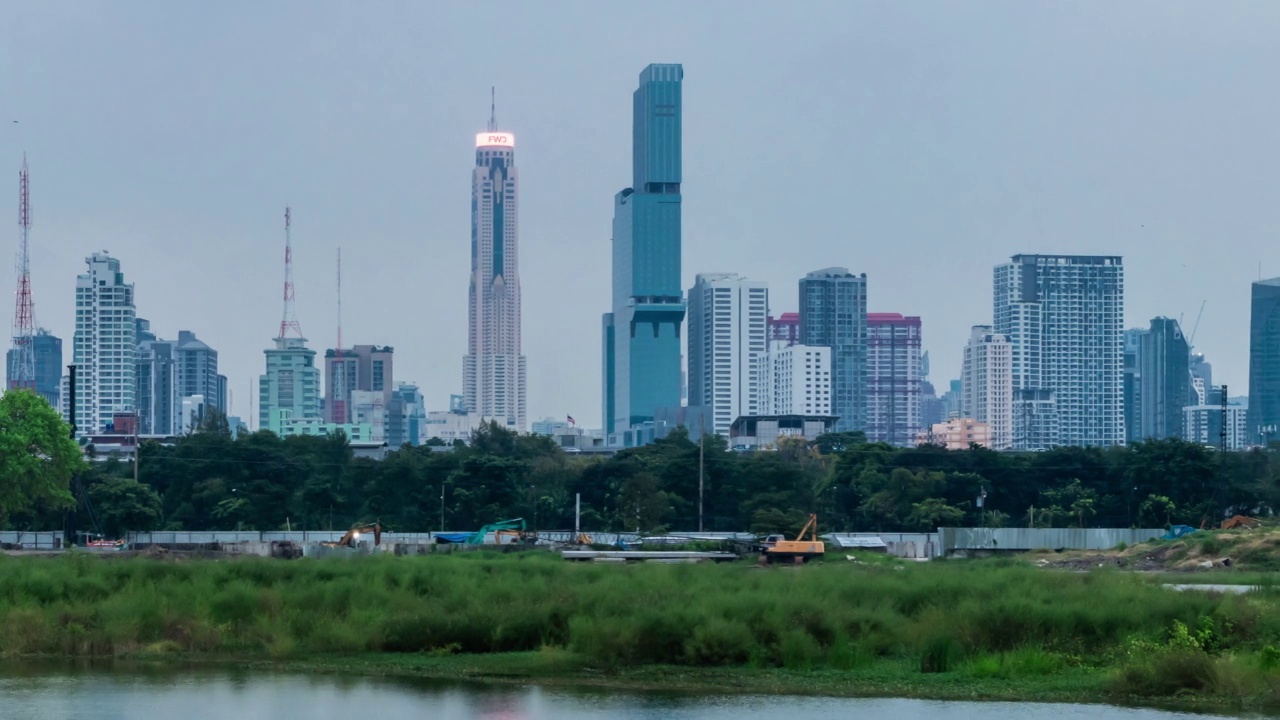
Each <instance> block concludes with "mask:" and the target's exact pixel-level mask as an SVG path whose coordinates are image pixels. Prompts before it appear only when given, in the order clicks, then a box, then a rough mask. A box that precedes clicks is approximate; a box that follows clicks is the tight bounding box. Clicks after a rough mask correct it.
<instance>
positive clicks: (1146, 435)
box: [1138, 317, 1199, 440]
mask: <svg viewBox="0 0 1280 720" xmlns="http://www.w3.org/2000/svg"><path fill="white" fill-rule="evenodd" d="M1141 337H1142V340H1141V342H1142V352H1141V353H1139V358H1140V362H1141V365H1142V369H1141V374H1140V376H1139V380H1138V382H1139V384H1140V385H1141V388H1142V389H1141V390H1140V391H1139V393H1138V395H1139V399H1140V405H1141V412H1140V413H1139V422H1140V423H1141V425H1140V429H1139V432H1138V440H1147V439H1163V438H1178V437H1182V430H1183V408H1186V407H1189V406H1192V405H1197V404H1199V398H1197V397H1196V396H1195V394H1194V393H1193V392H1192V391H1191V348H1190V346H1189V345H1188V344H1187V339H1186V338H1185V337H1183V335H1182V328H1180V327H1178V321H1177V320H1173V319H1171V318H1166V317H1158V318H1153V319H1152V320H1151V329H1150V330H1148V331H1147V332H1146V333H1144V334H1143V335H1142V336H1141Z"/></svg>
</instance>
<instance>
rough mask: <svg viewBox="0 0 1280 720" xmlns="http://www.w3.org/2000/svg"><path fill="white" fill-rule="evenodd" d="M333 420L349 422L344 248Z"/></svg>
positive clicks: (339, 274) (339, 260)
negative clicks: (344, 352) (344, 345)
mask: <svg viewBox="0 0 1280 720" xmlns="http://www.w3.org/2000/svg"><path fill="white" fill-rule="evenodd" d="M330 367H332V368H333V419H332V420H331V422H335V423H345V422H347V398H348V397H350V396H351V395H350V393H351V389H350V388H348V387H347V362H346V360H344V359H343V357H342V248H341V247H339V248H338V345H337V347H335V348H334V350H333V365H331V366H330Z"/></svg>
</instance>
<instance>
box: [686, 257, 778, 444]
mask: <svg viewBox="0 0 1280 720" xmlns="http://www.w3.org/2000/svg"><path fill="white" fill-rule="evenodd" d="M688 308H689V405H690V407H707V408H711V418H712V423H711V425H712V427H708V428H707V430H708V431H710V432H715V433H717V434H720V435H724V436H725V437H728V435H729V426H730V425H732V424H733V421H734V420H736V419H737V418H738V416H740V415H755V414H758V413H759V412H760V395H761V390H760V380H761V377H760V369H761V364H762V363H763V362H764V357H765V351H766V350H767V343H768V332H767V329H766V327H765V323H766V321H767V318H768V314H769V288H768V286H767V285H766V284H765V283H764V281H762V280H747V279H744V278H740V277H738V275H736V274H734V273H698V276H697V278H696V281H695V282H694V285H693V287H692V288H689V299H688Z"/></svg>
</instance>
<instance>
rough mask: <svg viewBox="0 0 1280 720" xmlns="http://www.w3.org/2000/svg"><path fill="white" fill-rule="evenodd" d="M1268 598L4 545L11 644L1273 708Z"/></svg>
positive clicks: (1274, 602)
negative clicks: (106, 552)
mask: <svg viewBox="0 0 1280 720" xmlns="http://www.w3.org/2000/svg"><path fill="white" fill-rule="evenodd" d="M1277 610H1280V594H1277V593H1273V592H1270V591H1268V592H1265V593H1252V594H1249V595H1243V596H1237V595H1219V594H1215V593H1203V592H1171V591H1168V590H1164V589H1162V588H1160V587H1159V586H1158V583H1156V582H1155V581H1154V579H1153V578H1151V577H1146V576H1141V575H1134V574H1128V573H1122V572H1118V571H1106V570H1104V571H1096V572H1089V573H1068V572H1054V571H1046V570H1041V569H1037V568H1035V567H1032V566H1029V565H1028V564H1027V563H1026V562H1023V561H1019V560H1003V561H1002V560H995V561H950V562H935V563H926V564H916V563H893V562H879V563H874V564H855V563H848V562H845V561H843V560H840V561H835V560H834V559H833V560H832V561H829V562H827V563H825V564H819V565H811V566H805V567H776V568H767V569H761V568H756V567H753V566H750V565H748V564H745V563H744V564H730V565H635V566H616V565H592V564H577V563H566V562H564V561H562V560H560V559H558V558H557V557H554V556H550V555H544V554H516V555H490V554H487V553H466V554H458V555H450V556H443V557H420V558H395V557H372V558H361V559H358V560H331V561H311V560H300V561H293V562H283V561H278V560H277V561H271V560H252V559H250V560H237V561H189V562H173V561H160V560H153V559H143V558H138V559H129V560H105V559H101V558H93V557H86V556H76V555H71V556H68V557H64V558H57V559H36V558H24V559H16V558H3V557H0V655H5V656H33V655H43V656H52V657H66V658H70V657H130V658H147V657H155V656H166V657H173V658H175V659H176V658H184V659H196V660H200V659H206V660H218V659H232V658H234V659H236V660H237V661H255V660H256V661H263V662H272V663H284V665H285V667H290V666H292V667H313V668H325V667H328V668H334V669H351V668H360V669H362V670H361V671H363V672H374V673H390V674H421V675H433V676H441V677H469V678H490V679H492V678H502V677H517V678H530V677H533V678H538V677H541V678H556V679H559V680H561V681H572V682H611V683H623V684H634V685H638V686H644V685H645V683H646V682H653V683H654V684H655V685H657V684H662V685H664V686H665V685H667V684H668V683H670V682H679V680H678V678H685V681H687V683H688V684H689V685H690V687H693V686H698V685H704V686H705V687H707V688H714V689H718V690H724V689H728V688H725V687H722V685H724V684H725V683H729V684H730V685H731V686H732V685H744V686H745V687H744V688H743V689H752V690H761V691H768V692H788V691H792V692H822V693H831V694H846V695H849V694H852V695H857V694H868V695H885V694H888V695H904V696H921V697H966V698H1003V699H1017V698H1020V699H1085V698H1095V699H1096V698H1097V697H1099V694H1100V693H1105V694H1106V695H1107V696H1108V697H1111V698H1113V699H1127V698H1145V699H1148V700H1153V699H1154V700H1158V699H1167V698H1173V697H1175V696H1176V697H1179V698H1182V699H1183V700H1184V701H1185V700H1187V699H1188V698H1200V699H1204V700H1209V701H1213V702H1227V703H1231V704H1234V705H1237V706H1247V707H1255V706H1258V707H1260V706H1275V705H1277V704H1280V695H1278V694H1277V693H1276V691H1274V690H1272V686H1273V685H1280V650H1277V649H1276V648H1277V647H1280V613H1277ZM673 668H678V670H673ZM671 678H676V679H671ZM788 688H790V690H788Z"/></svg>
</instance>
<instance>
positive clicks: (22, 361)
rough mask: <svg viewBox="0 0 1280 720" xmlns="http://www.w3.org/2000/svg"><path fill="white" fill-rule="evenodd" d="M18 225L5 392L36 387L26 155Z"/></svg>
mask: <svg viewBox="0 0 1280 720" xmlns="http://www.w3.org/2000/svg"><path fill="white" fill-rule="evenodd" d="M18 226H19V227H21V228H22V240H21V244H20V245H19V246H18V263H17V270H18V287H17V290H16V291H15V293H14V296H15V297H14V310H13V350H14V352H13V365H12V366H11V367H10V368H9V389H11V390H12V389H15V388H29V389H32V390H34V389H35V386H36V355H35V335H36V317H35V303H34V302H33V301H32V299H31V249H30V246H29V242H30V237H31V179H30V176H29V174H28V172H27V156H26V155H25V154H24V155H23V156H22V170H20V171H18Z"/></svg>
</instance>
